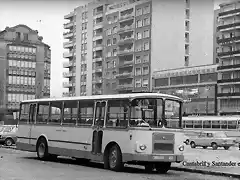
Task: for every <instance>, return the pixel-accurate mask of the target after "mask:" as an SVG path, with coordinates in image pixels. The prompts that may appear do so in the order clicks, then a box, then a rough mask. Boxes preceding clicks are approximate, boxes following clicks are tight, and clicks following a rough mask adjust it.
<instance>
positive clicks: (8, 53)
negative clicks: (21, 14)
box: [0, 25, 51, 111]
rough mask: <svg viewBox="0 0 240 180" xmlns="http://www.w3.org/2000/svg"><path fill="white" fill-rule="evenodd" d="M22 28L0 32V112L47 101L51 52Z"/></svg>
mask: <svg viewBox="0 0 240 180" xmlns="http://www.w3.org/2000/svg"><path fill="white" fill-rule="evenodd" d="M42 40H43V38H42V37H41V36H39V35H38V31H35V30H32V29H31V28H29V27H28V26H26V25H17V26H14V27H6V28H5V30H3V31H1V32H0V86H1V88H0V100H1V101H0V108H1V109H7V110H9V111H17V110H19V102H20V101H23V100H27V99H35V98H42V97H50V67H51V50H50V47H49V46H48V45H47V44H45V43H43V41H42Z"/></svg>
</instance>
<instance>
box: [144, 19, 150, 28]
mask: <svg viewBox="0 0 240 180" xmlns="http://www.w3.org/2000/svg"><path fill="white" fill-rule="evenodd" d="M143 23H144V26H148V25H149V24H150V18H149V17H148V18H145V19H144V21H143Z"/></svg>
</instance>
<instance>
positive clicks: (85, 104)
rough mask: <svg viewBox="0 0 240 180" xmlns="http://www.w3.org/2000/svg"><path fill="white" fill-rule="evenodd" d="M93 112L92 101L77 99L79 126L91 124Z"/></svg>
mask: <svg viewBox="0 0 240 180" xmlns="http://www.w3.org/2000/svg"><path fill="white" fill-rule="evenodd" d="M93 114H94V101H93V100H83V101H79V110H78V116H79V119H78V122H77V124H78V125H79V126H92V124H93Z"/></svg>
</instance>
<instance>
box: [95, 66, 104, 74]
mask: <svg viewBox="0 0 240 180" xmlns="http://www.w3.org/2000/svg"><path fill="white" fill-rule="evenodd" d="M102 68H103V67H102V66H96V67H93V72H96V73H101V72H102Z"/></svg>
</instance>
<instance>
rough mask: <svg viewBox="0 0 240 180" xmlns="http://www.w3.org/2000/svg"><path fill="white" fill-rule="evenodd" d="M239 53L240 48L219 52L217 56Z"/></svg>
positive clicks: (236, 54)
mask: <svg viewBox="0 0 240 180" xmlns="http://www.w3.org/2000/svg"><path fill="white" fill-rule="evenodd" d="M238 55H240V50H236V51H227V52H219V53H218V56H219V57H221V56H238Z"/></svg>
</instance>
